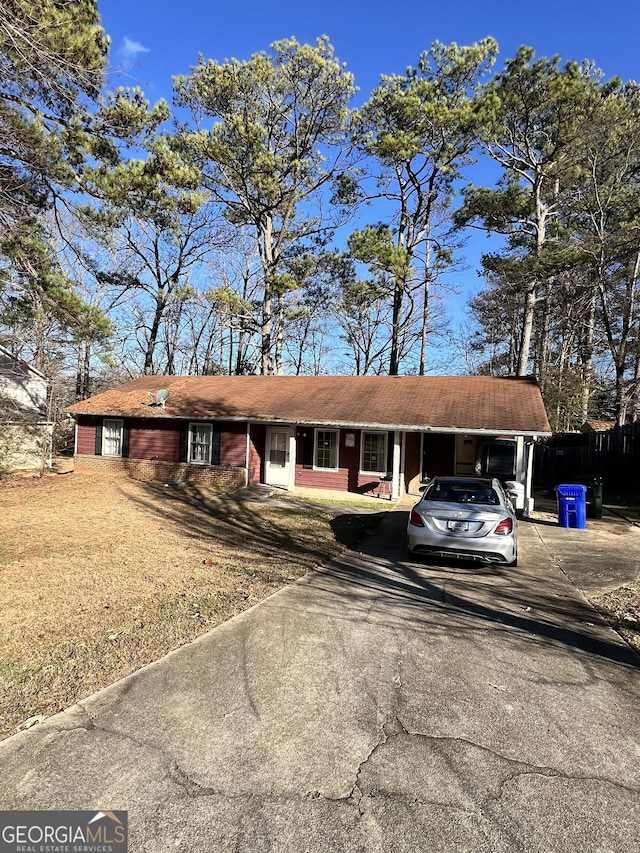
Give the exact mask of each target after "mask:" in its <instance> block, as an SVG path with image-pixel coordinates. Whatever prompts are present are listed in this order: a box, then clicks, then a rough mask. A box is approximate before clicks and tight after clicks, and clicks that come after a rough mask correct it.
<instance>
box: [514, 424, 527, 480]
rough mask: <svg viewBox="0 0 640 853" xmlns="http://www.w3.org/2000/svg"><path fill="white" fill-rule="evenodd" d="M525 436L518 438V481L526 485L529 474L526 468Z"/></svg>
mask: <svg viewBox="0 0 640 853" xmlns="http://www.w3.org/2000/svg"><path fill="white" fill-rule="evenodd" d="M524 454H525V449H524V436H523V435H518V436H516V480H517V481H518V482H519V483H524V481H525V479H526V476H527V472H526V468H525V455H524Z"/></svg>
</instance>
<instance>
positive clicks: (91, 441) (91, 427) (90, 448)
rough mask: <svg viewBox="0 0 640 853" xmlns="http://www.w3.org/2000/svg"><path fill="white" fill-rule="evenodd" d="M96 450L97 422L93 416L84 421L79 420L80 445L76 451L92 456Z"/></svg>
mask: <svg viewBox="0 0 640 853" xmlns="http://www.w3.org/2000/svg"><path fill="white" fill-rule="evenodd" d="M95 452H96V424H95V422H94V420H93V418H91V419H90V420H88V421H86V422H84V423H82V422H81V421H80V420H78V447H77V448H76V453H84V454H86V455H87V456H92V455H93V454H94V453H95Z"/></svg>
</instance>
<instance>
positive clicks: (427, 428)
mask: <svg viewBox="0 0 640 853" xmlns="http://www.w3.org/2000/svg"><path fill="white" fill-rule="evenodd" d="M67 412H68V410H67ZM68 414H70V415H72V416H74V417H77V416H78V415H85V416H89V417H97V418H101V417H107V418H108V417H111V418H113V417H118V418H123V417H124V418H127V417H128V418H139V417H140V416H141V415H140V413H136V414H130V413H126V412H113V411H111V412H78V411H75V412H68ZM161 417H162V418H167V419H171V420H189V421H223V422H227V423H250V424H262V425H270V424H276V425H283V426H296V427H298V426H300V427H328V428H329V427H333V428H334V429H335V428H338V429H370V430H377V431H389V430H397V431H398V432H424V433H429V432H432V433H450V434H452V435H455V434H459V433H464V434H465V435H480V436H482V435H491V436H496V435H500V436H505V437H511V436H512V437H514V438H515V437H517V436H519V435H523V436H530V437H532V438H534V437H535V438H543V437H546V436H550V435H552V432H551V430H549V431H546V430H530V429H526V430H525V429H522V430H512V429H511V430H510V429H505V428H504V427H501V426H496V427H483V428H481V429H478V428H476V429H472V428H469V427H456V426H447V427H442V426H432V425H429V424H397V423H377V422H371V421H355V422H354V421H335V420H333V421H325V420H299V419H295V418H293V419H292V418H277V417H272V416H271V417H269V416H266V417H255V416H254V417H251V416H238V415H219V416H215V415H201V414H198V413H193V414H189V415H172V414H170V413H169V412H167V410H166V409H164V410H163V412H162V416H161Z"/></svg>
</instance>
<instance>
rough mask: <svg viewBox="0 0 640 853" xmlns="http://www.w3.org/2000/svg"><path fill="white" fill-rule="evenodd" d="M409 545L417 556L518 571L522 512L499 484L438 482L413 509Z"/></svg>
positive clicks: (460, 479)
mask: <svg viewBox="0 0 640 853" xmlns="http://www.w3.org/2000/svg"><path fill="white" fill-rule="evenodd" d="M407 544H408V547H409V550H410V551H411V553H412V554H438V555H440V556H451V557H467V558H471V559H474V560H483V561H485V562H487V563H503V564H506V565H507V566H516V565H517V564H518V524H517V521H516V513H515V510H514V508H513V506H512V504H511V501H510V500H509V498H508V497H507V495H506V494H505V492H504V489H503V488H502V486H501V485H500V482H499V481H498V480H496V479H488V478H486V479H485V478H474V477H435V478H434V479H433V480H431V481H430V483H429V484H428V485H427V487H426V489H425V491H424V493H423V495H422V498H421V500H420V501H418V503H417V504H416V505H415V506H414V507H413V509H412V510H411V515H410V517H409V524H408V527H407Z"/></svg>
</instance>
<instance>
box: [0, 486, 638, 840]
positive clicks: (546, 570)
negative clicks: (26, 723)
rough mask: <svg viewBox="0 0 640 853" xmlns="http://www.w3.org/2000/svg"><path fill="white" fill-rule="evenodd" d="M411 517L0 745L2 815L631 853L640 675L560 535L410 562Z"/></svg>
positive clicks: (177, 834) (238, 834)
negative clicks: (514, 547)
mask: <svg viewBox="0 0 640 853" xmlns="http://www.w3.org/2000/svg"><path fill="white" fill-rule="evenodd" d="M409 503H410V501H408V502H404V504H403V505H401V506H399V507H397V508H396V509H395V510H394V511H392V512H390V513H389V514H388V515H387V516H386V517H385V519H384V520H383V522H382V524H381V526H380V529H379V531H378V533H377V534H376V536H375V537H374V538H372V539H371V540H369V541H368V542H367V543H366V547H364V548H363V549H362V551H357V552H354V551H352V552H347V553H345V554H344V555H343V557H342V559H340V560H338V561H336V562H334V563H332V564H331V565H329V566H327V567H325V568H324V569H322V570H321V571H318V572H315V573H313V574H312V575H310V576H308V577H306V578H304V579H303V580H302V581H299V582H298V583H296V584H294V585H293V586H291V587H289V588H287V589H285V590H282V591H281V592H279V593H277V594H276V595H274V596H272V597H271V598H269V599H268V600H267V601H265V602H264V603H262V604H261V605H259V606H257V607H255V608H254V609H253V610H251V611H248V612H247V613H244V614H242V615H241V616H239V617H237V618H235V619H233V620H231V621H230V622H228V623H226V624H225V625H222V626H221V627H220V628H217V629H216V630H214V631H212V632H211V633H209V634H207V635H206V636H204V637H202V638H201V639H200V640H198V641H197V642H195V643H192V644H190V645H188V646H185V647H183V648H182V649H180V650H178V651H176V652H174V653H172V654H170V655H169V656H167V657H166V658H163V659H162V660H160V661H158V662H157V663H155V664H153V665H151V666H149V667H146V668H145V669H143V670H141V671H139V672H137V673H135V674H134V675H132V676H131V677H129V678H127V679H125V680H123V681H121V682H119V683H118V684H115V685H113V686H112V687H110V688H107V689H106V690H104V691H102V692H101V693H99V694H97V695H95V696H93V697H91V698H89V699H87V700H86V701H84V702H82V703H81V704H80V705H78V706H75V707H74V708H71V709H70V710H69V711H67V712H65V713H64V714H60V715H58V716H56V717H54V718H51V719H50V720H48V721H46V722H45V723H44V724H42V725H39V726H37V727H36V728H35V729H31V730H29V731H27V732H23V733H21V734H19V735H16V736H14V737H12V738H10V739H8V740H7V741H5V742H4V743H2V744H0V807H1V808H3V809H17V808H22V809H25V808H65V809H72V808H100V809H102V810H107V809H109V810H110V809H126V810H128V812H129V828H130V847H129V849H130V850H132V851H145V852H146V851H148V853H151V851H153V853H157V852H158V851H185V852H186V851H189V853H191V852H192V851H203V853H204V851H214V853H215V852H217V851H225V853H226V851H242V853H245V852H246V853H262V851H274V853H276V851H277V853H288V852H289V851H291V853H301V851H308V853H316V851H317V852H318V853H319V851H331V853H339V851H366V853H369V851H371V853H378V851H380V853H404V851H407V853H418V851H424V853H427V851H429V853H433V852H434V851H456V853H457V851H470V853H471V851H473V853H479V852H480V851H487V852H489V851H491V853H500V851H505V853H507V851H508V853H514V851H527V852H528V853H535V851H541V853H542V851H544V853H550V852H551V853H552V851H563V852H564V851H566V853H569V851H571V853H575V851H576V850H580V851H596V850H598V851H623V850H624V851H625V853H633V851H640V830H639V827H640V774H639V772H638V768H639V767H640V744H639V740H638V733H639V731H640V669H639V668H638V662H639V661H638V658H637V657H636V656H635V655H634V654H633V653H632V652H631V651H630V650H629V649H628V648H627V646H626V645H625V644H624V643H623V642H622V641H621V640H620V639H619V638H618V637H617V635H616V634H615V633H614V632H613V631H611V630H610V629H608V628H607V627H606V626H605V625H604V624H603V623H602V622H601V621H600V619H599V618H598V616H597V614H596V613H595V611H593V610H592V609H591V608H590V606H589V605H588V603H587V601H586V599H585V598H584V597H583V595H582V594H581V593H580V592H579V591H578V590H577V589H576V587H575V586H574V585H573V584H572V583H571V582H570V581H569V579H568V577H567V573H566V570H565V568H564V567H562V568H561V558H562V555H561V556H560V557H558V556H557V555H556V553H555V551H556V550H557V549H558V548H559V547H560V544H562V548H565V547H566V548H567V549H568V550H571V549H569V546H568V545H567V546H565V539H566V537H561V536H558V537H557V538H554V536H555V532H554V533H549V531H551V530H554V531H557V529H558V528H556V527H553V526H552V525H546V526H545V524H544V523H543V521H540V522H536V523H531V522H523V524H522V525H521V541H520V546H521V560H520V567H519V568H517V569H502V568H496V567H483V568H477V567H474V566H472V565H469V564H462V563H455V562H446V561H442V562H433V563H427V562H414V561H413V560H410V559H408V557H407V555H406V551H405V548H404V527H405V525H406V517H407V509H408V504H409ZM634 530H635V531H636V533H635V534H629V536H630V537H631V538H632V539H633V540H634V542H635V544H638V543H637V540H638V537H639V536H640V531H638V530H637V529H635V528H634ZM575 533H577V531H576V532H575ZM575 533H572V535H574V536H575ZM580 533H584V531H580ZM583 541H586V540H583ZM595 541H596V540H595V538H593V539H592V540H591V542H592V544H593V543H595ZM628 541H631V539H629V540H628ZM556 546H557V547H556ZM573 550H575V549H573ZM562 559H564V558H562Z"/></svg>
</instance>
